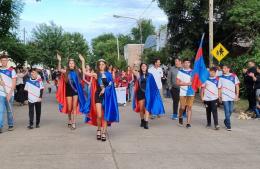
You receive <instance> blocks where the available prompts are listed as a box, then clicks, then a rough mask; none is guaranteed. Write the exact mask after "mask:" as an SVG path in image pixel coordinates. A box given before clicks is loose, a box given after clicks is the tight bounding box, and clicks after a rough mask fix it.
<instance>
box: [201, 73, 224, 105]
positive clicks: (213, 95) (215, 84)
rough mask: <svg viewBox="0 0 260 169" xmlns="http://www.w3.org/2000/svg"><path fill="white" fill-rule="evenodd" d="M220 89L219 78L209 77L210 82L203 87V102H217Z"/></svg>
mask: <svg viewBox="0 0 260 169" xmlns="http://www.w3.org/2000/svg"><path fill="white" fill-rule="evenodd" d="M219 87H220V83H219V78H218V77H209V78H208V80H207V81H206V82H205V83H204V84H203V85H202V88H203V89H204V97H203V100H205V101H213V100H217V99H218V90H219Z"/></svg>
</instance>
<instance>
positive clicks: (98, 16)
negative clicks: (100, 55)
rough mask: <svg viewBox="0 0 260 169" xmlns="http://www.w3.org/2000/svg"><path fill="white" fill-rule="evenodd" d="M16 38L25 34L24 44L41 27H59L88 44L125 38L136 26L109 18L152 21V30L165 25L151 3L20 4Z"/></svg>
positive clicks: (58, 0)
mask: <svg viewBox="0 0 260 169" xmlns="http://www.w3.org/2000/svg"><path fill="white" fill-rule="evenodd" d="M24 2H25V6H24V10H23V13H22V14H21V21H20V32H21V33H20V34H21V35H22V29H24V28H25V30H26V34H25V35H26V40H29V39H30V38H31V33H30V32H31V30H32V29H33V28H34V27H35V26H37V25H38V24H41V23H50V22H51V21H53V22H54V23H55V24H57V25H59V26H62V27H63V29H64V30H65V31H68V32H80V33H82V34H83V35H84V37H85V38H86V40H87V41H88V42H90V41H91V39H92V38H94V37H96V36H98V35H100V34H102V33H111V32H112V33H114V34H119V33H122V34H128V33H130V30H131V28H132V27H134V26H137V24H136V21H135V20H130V19H123V18H118V19H117V18H114V17H113V15H114V14H116V15H121V16H128V17H133V18H140V17H141V18H145V19H152V22H153V24H154V25H155V26H156V28H159V26H160V25H163V24H167V16H166V15H165V14H164V12H163V11H162V10H161V9H160V8H159V7H158V4H157V2H156V0H155V1H153V2H152V0H41V1H40V2H36V0H24Z"/></svg>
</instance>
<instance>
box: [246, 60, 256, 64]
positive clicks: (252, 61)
mask: <svg viewBox="0 0 260 169" xmlns="http://www.w3.org/2000/svg"><path fill="white" fill-rule="evenodd" d="M249 62H251V63H254V64H256V62H255V61H254V60H249V61H247V63H249Z"/></svg>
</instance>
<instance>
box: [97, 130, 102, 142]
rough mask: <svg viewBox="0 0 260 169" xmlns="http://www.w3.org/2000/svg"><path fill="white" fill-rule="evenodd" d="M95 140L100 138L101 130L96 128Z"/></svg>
mask: <svg viewBox="0 0 260 169" xmlns="http://www.w3.org/2000/svg"><path fill="white" fill-rule="evenodd" d="M97 140H101V130H97Z"/></svg>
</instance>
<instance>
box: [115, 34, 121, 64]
mask: <svg viewBox="0 0 260 169" xmlns="http://www.w3.org/2000/svg"><path fill="white" fill-rule="evenodd" d="M116 44H117V60H119V58H120V53H119V40H118V36H116Z"/></svg>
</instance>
